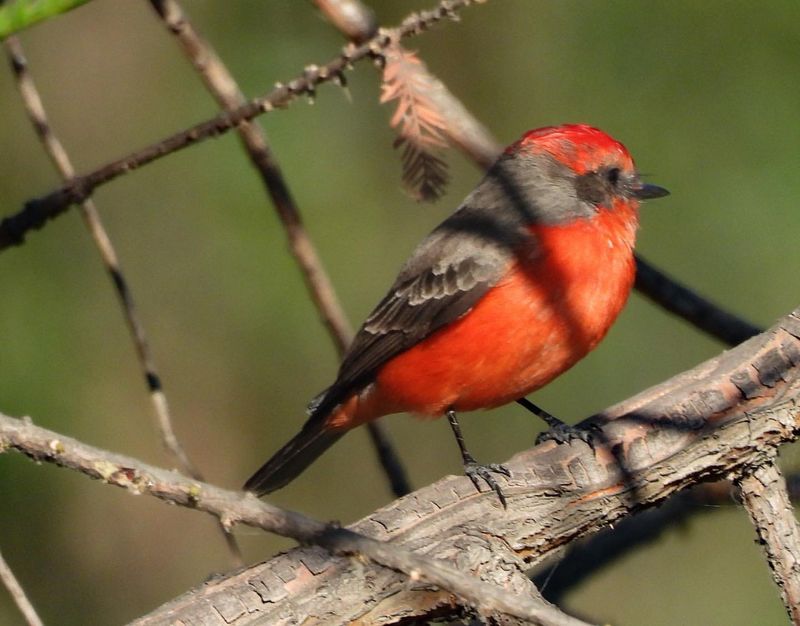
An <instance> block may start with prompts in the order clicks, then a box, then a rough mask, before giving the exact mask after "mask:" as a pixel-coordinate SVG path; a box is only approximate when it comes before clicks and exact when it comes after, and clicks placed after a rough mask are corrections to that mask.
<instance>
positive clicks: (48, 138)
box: [4, 36, 244, 567]
mask: <svg viewBox="0 0 800 626" xmlns="http://www.w3.org/2000/svg"><path fill="white" fill-rule="evenodd" d="M4 44H5V48H6V52H7V54H8V57H9V60H10V62H11V68H12V70H13V72H14V76H15V78H16V81H17V88H18V90H19V93H20V96H21V97H22V101H23V103H24V105H25V109H26V111H27V113H28V117H29V118H30V120H31V123H32V125H33V127H34V129H35V131H36V134H37V135H38V136H39V139H40V140H41V142H42V145H43V147H44V149H45V152H46V153H47V155H48V156H49V157H50V160H51V161H52V163H53V165H54V166H55V168H56V170H57V171H58V172H59V174H61V177H62V178H63V179H64V180H65V181H67V180H70V179H71V178H72V177H73V176H75V169H74V168H73V166H72V163H71V161H70V158H69V155H67V152H66V150H65V149H64V146H63V144H62V143H61V141H60V140H59V139H58V137H57V136H56V134H55V133H54V132H53V129H52V127H51V126H50V123H49V121H48V119H47V113H46V112H45V109H44V104H43V103H42V99H41V96H40V95H39V91H38V89H37V88H36V84H35V83H34V81H33V77H32V76H31V74H30V72H29V71H28V62H27V59H26V58H25V53H24V51H23V49H22V44H21V43H20V41H19V39H18V38H17V37H16V36H12V37H9V38H8V39H6V40H5V42H4ZM79 209H80V213H81V217H82V218H83V221H84V224H85V225H86V228H87V229H88V230H89V233H90V234H91V236H92V239H93V240H94V243H95V246H96V247H97V250H98V252H99V253H100V257H101V259H102V262H103V265H104V267H105V268H106V271H107V272H108V275H109V277H110V278H111V282H112V284H113V285H114V289H115V291H116V292H117V296H118V298H119V301H120V306H121V307H122V315H123V317H124V318H125V323H126V324H127V326H128V331H129V332H130V335H131V339H132V341H133V345H134V347H135V349H136V356H137V358H138V361H139V365H140V367H141V370H142V375H143V377H144V381H145V384H146V385H147V390H148V392H149V395H150V401H151V404H152V405H153V411H154V413H155V417H156V425H157V427H158V431H159V433H160V436H161V442H162V444H163V445H164V447H165V448H166V450H167V452H168V453H169V454H170V455H171V456H172V457H173V459H174V461H175V463H177V465H178V467H180V468H181V469H182V470H183V471H184V472H186V473H187V474H189V475H190V476H192V477H193V478H195V479H197V480H203V476H202V474H201V473H200V470H199V469H198V468H197V467H196V466H195V465H194V463H192V461H191V460H190V458H189V455H188V454H187V453H186V451H185V450H184V449H183V446H182V445H181V443H180V441H179V440H178V437H177V435H176V434H175V429H174V427H173V420H172V415H171V413H170V410H169V404H168V402H167V396H166V394H165V393H164V389H163V387H162V384H161V377H160V376H159V374H158V369H157V368H156V363H155V358H154V356H153V351H152V350H151V349H150V343H149V341H148V339H147V333H146V332H145V330H144V325H143V324H142V320H141V318H140V317H139V313H138V311H137V308H136V304H135V302H134V299H133V293H132V292H131V289H130V287H129V285H128V281H127V280H126V278H125V274H124V273H123V271H122V267H121V265H120V262H119V257H118V256H117V252H116V250H115V249H114V245H113V244H112V243H111V238H110V237H109V235H108V231H107V230H106V228H105V226H104V225H103V221H102V220H101V218H100V213H99V212H98V210H97V207H96V206H95V204H94V201H93V200H92V199H91V198H87V199H86V200H84V201H83V202H81V203H80V206H79ZM221 530H222V532H223V536H224V538H225V542H226V544H227V545H228V550H229V551H230V554H231V559H232V564H233V566H234V567H239V566H241V565H243V564H244V561H243V560H242V554H241V551H240V550H239V546H238V544H237V543H236V539H235V538H234V537H233V535H231V534H230V533H229V532H227V530H226V529H225V528H222V527H221Z"/></svg>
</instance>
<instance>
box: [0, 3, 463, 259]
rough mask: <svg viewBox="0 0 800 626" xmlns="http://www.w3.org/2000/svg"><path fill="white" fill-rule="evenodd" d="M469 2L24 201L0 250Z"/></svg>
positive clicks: (408, 23) (415, 21)
mask: <svg viewBox="0 0 800 626" xmlns="http://www.w3.org/2000/svg"><path fill="white" fill-rule="evenodd" d="M475 1H476V0H440V2H439V4H438V5H437V6H436V8H434V9H431V10H429V11H420V12H418V13H413V14H411V15H409V16H408V17H407V18H406V19H405V20H403V22H402V24H401V25H400V26H398V27H397V28H395V29H393V30H391V31H385V32H383V31H382V32H379V33H378V34H377V35H375V36H374V37H373V38H372V39H370V40H369V41H367V42H365V43H363V44H361V45H359V46H347V47H346V48H345V49H344V51H343V52H342V53H341V54H340V55H339V56H337V57H336V58H335V59H333V60H332V61H329V62H328V63H327V64H325V65H323V66H316V65H310V66H307V67H306V69H305V71H304V72H303V73H302V74H301V75H300V76H298V77H296V78H294V79H293V80H291V81H289V82H288V83H286V84H283V83H278V84H276V86H275V88H274V89H273V90H272V91H270V92H269V93H268V94H266V95H264V96H260V97H257V98H254V99H253V100H250V101H249V102H248V103H247V104H244V105H242V106H240V107H237V108H236V109H235V110H233V111H230V112H228V111H226V112H223V113H220V114H219V115H217V116H216V117H214V118H212V119H210V120H207V121H205V122H201V123H200V124H196V125H195V126H192V127H191V128H189V129H186V130H184V131H181V132H179V133H175V134H174V135H172V136H171V137H167V138H166V139H163V140H161V141H159V142H157V143H154V144H152V145H150V146H148V147H146V148H143V149H142V150H138V151H137V152H134V153H132V154H129V155H127V156H125V157H122V158H121V159H117V160H116V161H113V162H111V163H108V164H106V165H104V166H102V167H100V168H98V169H96V170H94V171H93V172H90V173H88V174H85V175H82V176H77V177H75V178H73V179H72V181H71V182H70V183H68V184H67V185H64V186H63V187H61V188H59V189H56V190H55V191H53V192H51V193H49V194H47V195H44V196H41V197H39V198H35V199H33V200H29V201H28V202H26V203H25V207H24V208H23V209H22V210H21V211H19V212H18V213H15V214H13V215H10V216H8V217H6V218H4V219H3V220H2V221H0V251H2V250H4V249H6V248H8V247H11V246H14V245H19V244H21V243H22V242H23V241H24V239H25V235H26V234H27V233H28V232H30V231H31V230H38V229H40V228H42V227H43V226H44V225H45V224H46V223H47V222H48V221H49V220H51V219H54V218H55V217H57V216H59V215H61V214H62V213H64V212H65V211H66V210H67V209H68V208H69V207H70V206H71V205H73V204H78V203H80V202H83V201H84V200H86V198H88V197H89V196H91V194H92V193H93V192H94V190H95V189H96V188H97V187H99V186H101V185H104V184H106V183H109V182H111V181H112V180H114V179H115V178H118V177H119V176H122V175H123V174H127V173H130V172H132V171H133V170H136V169H138V168H140V167H142V166H143V165H146V164H148V163H151V162H152V161H155V160H156V159H159V158H161V157H164V156H166V155H168V154H172V153H173V152H176V151H178V150H182V149H183V148H186V147H188V146H191V145H193V144H195V143H197V142H199V141H203V140H206V139H210V138H212V137H218V136H219V135H221V134H223V133H226V132H228V131H230V130H232V129H233V128H236V127H238V126H239V125H240V124H241V123H242V122H247V121H250V120H252V119H253V118H255V117H256V116H258V115H261V114H263V113H267V112H269V111H273V110H275V109H280V108H285V107H287V106H289V105H290V104H291V103H292V102H294V101H295V100H296V99H297V98H298V97H300V96H310V95H313V94H314V93H315V91H316V88H317V87H318V86H319V85H322V84H323V83H327V82H331V81H336V82H339V83H341V82H342V80H343V77H344V72H345V71H346V70H347V69H349V68H350V67H351V66H352V65H353V64H354V63H356V62H358V61H361V60H363V59H365V58H371V57H374V56H376V55H379V54H380V53H381V51H382V50H383V49H384V48H385V47H386V46H388V45H389V44H390V42H391V41H392V40H393V39H394V38H397V39H402V38H405V37H410V36H413V35H418V34H420V33H422V32H424V31H426V30H428V29H429V28H431V27H432V26H434V25H435V24H438V23H439V22H441V21H443V20H445V19H455V18H456V17H457V15H458V11H460V10H462V9H464V8H465V7H467V6H469V5H470V4H473V2H475ZM390 33H391V34H390Z"/></svg>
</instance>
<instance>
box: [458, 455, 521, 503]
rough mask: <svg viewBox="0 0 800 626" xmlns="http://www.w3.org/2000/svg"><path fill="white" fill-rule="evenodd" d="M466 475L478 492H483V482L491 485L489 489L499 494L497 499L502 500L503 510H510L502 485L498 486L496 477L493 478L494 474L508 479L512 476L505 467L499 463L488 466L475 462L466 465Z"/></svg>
mask: <svg viewBox="0 0 800 626" xmlns="http://www.w3.org/2000/svg"><path fill="white" fill-rule="evenodd" d="M464 473H465V474H466V475H467V477H468V478H469V479H470V480H471V481H472V484H473V485H475V489H477V490H478V491H480V490H481V485H480V481H481V480H482V481H483V482H485V483H486V484H487V485H489V488H490V489H491V490H492V491H494V492H495V493H496V494H497V497H498V498H499V499H500V504H502V505H503V508H504V509H507V508H508V505H507V504H506V496H505V494H504V493H503V491H502V489H500V485H498V484H497V481H496V480H495V479H494V476H492V473H495V474H502V475H503V476H507V477H508V476H511V472H510V471H509V470H508V468H507V467H506V466H505V465H500V464H499V463H487V464H486V465H480V464H478V463H477V462H475V461H474V460H473V461H468V462H466V463H464Z"/></svg>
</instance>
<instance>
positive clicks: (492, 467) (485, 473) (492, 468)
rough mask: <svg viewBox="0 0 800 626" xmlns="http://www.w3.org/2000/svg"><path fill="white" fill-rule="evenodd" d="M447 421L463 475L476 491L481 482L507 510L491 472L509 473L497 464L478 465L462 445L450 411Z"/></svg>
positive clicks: (458, 427) (459, 428) (455, 421)
mask: <svg viewBox="0 0 800 626" xmlns="http://www.w3.org/2000/svg"><path fill="white" fill-rule="evenodd" d="M447 420H448V421H449V422H450V428H452V429H453V434H454V435H455V437H456V443H457V444H458V449H459V450H460V451H461V459H462V461H463V462H464V473H465V474H466V475H467V476H468V477H469V479H470V480H471V481H472V484H473V485H475V488H476V489H477V490H478V491H480V483H479V480H483V481H484V482H485V483H486V484H487V485H489V487H490V488H491V489H492V490H493V491H494V492H495V493H496V494H497V497H498V498H499V499H500V504H502V505H503V508H504V509H505V508H508V507H507V505H506V497H505V495H504V494H503V492H502V491H501V489H500V485H498V484H497V481H496V480H495V479H494V476H492V472H496V473H498V474H503V475H504V476H511V472H509V471H508V469H507V468H506V467H505V466H504V465H500V464H499V463H489V464H487V465H480V464H479V463H478V462H477V461H476V460H475V459H474V457H473V456H472V455H471V454H470V453H469V450H467V446H466V444H465V443H464V435H463V434H461V426H459V424H458V418H457V417H456V413H455V411H452V410H450V411H448V412H447Z"/></svg>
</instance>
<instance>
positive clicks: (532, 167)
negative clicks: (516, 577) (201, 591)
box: [244, 124, 669, 506]
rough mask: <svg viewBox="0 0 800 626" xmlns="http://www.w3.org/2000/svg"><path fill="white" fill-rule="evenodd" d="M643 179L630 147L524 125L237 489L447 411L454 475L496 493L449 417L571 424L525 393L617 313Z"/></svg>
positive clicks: (646, 187) (657, 191) (578, 354)
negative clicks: (367, 432)
mask: <svg viewBox="0 0 800 626" xmlns="http://www.w3.org/2000/svg"><path fill="white" fill-rule="evenodd" d="M668 194H669V192H668V191H667V190H666V189H664V188H663V187H659V186H657V185H653V184H649V183H645V182H643V181H642V179H641V176H640V174H639V172H638V171H637V169H636V167H635V165H634V161H633V159H632V158H631V156H630V154H629V152H628V150H627V149H626V148H625V147H624V146H623V144H621V143H620V142H619V141H617V140H615V139H613V138H612V137H611V136H609V135H608V134H606V133H605V132H603V131H601V130H599V129H597V128H595V127H592V126H589V125H586V124H563V125H559V126H547V127H543V128H538V129H535V130H531V131H528V132H526V133H524V134H523V135H522V137H521V138H520V139H518V140H517V141H515V142H514V143H512V144H511V145H509V146H508V147H507V148H506V149H505V150H504V151H503V152H502V153H501V154H500V156H499V157H498V159H497V161H496V162H495V163H494V164H493V165H492V166H491V167H490V168H489V170H488V171H487V173H486V174H485V176H484V178H483V179H482V181H481V182H480V183H479V184H478V185H477V187H476V188H475V189H474V190H473V191H472V192H471V193H470V194H469V195H468V196H467V197H466V198H465V199H464V201H463V202H462V204H461V205H460V206H459V207H458V209H457V210H456V211H455V212H454V213H453V214H451V215H450V216H449V217H448V218H446V219H445V220H444V221H443V222H442V223H441V224H439V226H437V227H436V228H435V229H434V230H433V231H432V232H431V233H430V234H429V235H428V236H427V237H426V238H425V239H424V240H423V241H422V242H421V243H420V244H419V245H418V246H417V247H416V249H415V250H414V251H413V253H412V254H411V256H410V257H409V258H408V260H407V261H406V262H405V264H404V265H403V266H402V269H401V270H400V272H399V274H398V276H397V278H396V279H395V281H394V283H393V284H392V286H391V288H390V289H389V291H388V293H387V294H386V296H385V297H384V298H383V299H382V300H381V301H380V302H379V303H378V305H377V306H376V307H375V309H374V310H373V311H372V313H371V314H370V315H369V316H368V317H367V319H366V321H365V322H364V324H363V325H362V326H361V328H360V329H359V330H358V332H357V333H356V335H355V337H354V339H353V341H352V343H351V345H350V347H349V349H348V350H347V352H346V353H345V355H344V357H343V359H342V362H341V365H340V367H339V371H338V374H337V376H336V379H335V380H334V382H333V384H331V385H330V386H329V387H328V388H327V389H326V390H324V391H323V392H322V393H320V394H319V395H318V396H316V397H315V398H314V399H313V400H312V401H311V403H310V404H309V406H308V410H307V415H308V418H307V421H306V422H305V425H304V426H303V427H302V429H301V430H300V432H299V433H298V434H297V435H296V436H295V437H294V438H293V439H291V440H290V441H289V442H288V443H287V444H285V445H284V446H283V447H281V448H280V449H279V450H278V451H277V452H276V453H275V454H274V455H273V456H272V457H271V458H270V459H269V460H268V461H267V462H266V463H264V465H262V466H261V468H260V469H258V471H256V472H255V473H254V474H253V475H252V477H251V478H250V479H249V480H248V481H247V482H246V484H245V485H244V489H245V490H246V491H249V492H253V493H255V494H256V495H257V496H263V495H266V494H268V493H271V492H273V491H275V490H277V489H280V488H281V487H284V486H285V485H287V484H288V483H289V482H290V481H292V480H293V479H294V478H296V477H297V476H298V475H299V474H300V473H301V472H303V471H304V470H305V469H306V468H307V467H308V466H309V465H311V463H312V462H313V461H314V460H315V459H317V458H318V457H319V456H320V455H321V454H322V453H323V452H325V451H326V450H327V449H328V448H329V447H330V446H331V445H333V444H334V443H335V442H336V441H337V440H339V439H340V438H341V437H342V436H343V435H344V434H345V433H347V432H348V431H350V430H352V429H353V428H355V427H357V426H359V425H361V424H364V423H366V422H369V421H371V420H375V419H378V418H380V417H383V416H385V415H390V414H394V413H401V412H407V413H411V414H414V415H416V416H419V417H422V418H436V417H441V416H444V415H446V416H447V418H448V421H449V423H450V426H451V428H452V430H453V433H454V435H455V438H456V442H457V444H458V446H459V449H460V452H461V456H462V461H463V464H464V471H465V473H466V474H467V476H469V478H470V479H471V480H472V482H473V483H474V484H475V486H476V488H477V489H478V490H480V486H479V485H480V481H481V480H483V481H484V482H486V483H487V484H488V486H489V487H490V488H491V489H493V490H494V491H495V492H497V495H498V496H499V498H500V500H501V502H502V504H503V505H504V506H506V499H505V497H504V494H503V492H502V490H501V489H500V487H499V485H498V484H497V481H496V480H495V479H494V476H493V475H492V474H493V473H494V474H496V473H502V474H505V475H509V472H508V470H507V469H506V468H505V467H504V466H502V465H498V464H488V465H481V464H478V463H477V462H476V461H475V459H474V457H473V456H472V455H471V454H470V452H469V451H468V450H467V448H466V445H465V444H464V438H463V435H462V433H461V429H460V426H459V423H458V418H457V414H458V413H460V412H463V411H473V410H476V409H489V408H494V407H498V406H501V405H504V404H508V403H511V402H514V401H517V402H519V403H520V404H521V405H522V406H524V407H526V408H528V409H529V410H531V411H532V412H534V413H535V414H537V415H538V416H539V417H541V418H543V419H544V421H545V422H546V423H547V424H548V426H549V427H550V431H549V434H548V437H549V438H553V439H555V440H556V442H557V443H562V442H565V441H570V440H571V439H572V438H574V437H578V438H581V439H584V440H587V441H590V442H591V439H590V438H591V435H590V434H589V435H587V433H586V431H579V430H578V429H574V428H572V427H570V426H567V425H566V424H565V423H564V422H562V421H561V420H559V419H557V418H556V417H554V416H553V415H551V414H549V413H547V412H546V411H544V410H542V409H540V408H539V407H538V406H536V405H535V404H533V403H532V402H531V401H530V400H528V399H527V398H526V397H525V396H527V395H528V394H530V393H532V392H533V391H536V390H537V389H540V388H541V387H543V386H544V385H546V384H548V383H549V382H550V381H552V380H553V379H554V378H556V377H557V376H559V375H560V374H562V373H563V372H564V371H566V370H567V369H569V368H570V367H572V366H573V365H574V364H575V363H576V362H578V361H579V360H580V359H582V358H583V357H584V356H586V354H588V353H589V352H590V351H591V350H592V349H593V348H594V347H595V346H596V345H597V344H598V343H599V342H600V340H601V339H602V338H603V337H604V336H605V335H606V333H607V331H608V330H609V328H610V327H611V325H612V324H613V322H614V320H615V319H616V318H617V316H618V314H619V313H620V311H621V310H622V308H623V306H624V304H625V302H626V300H627V298H628V295H629V293H630V291H631V288H632V286H633V282H634V278H635V259H634V254H633V250H634V243H635V237H636V230H637V227H638V222H639V204H640V201H642V200H649V199H652V198H659V197H662V196H666V195H668Z"/></svg>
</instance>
